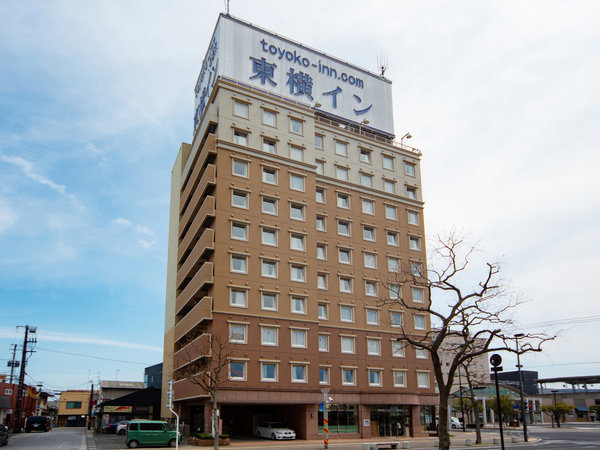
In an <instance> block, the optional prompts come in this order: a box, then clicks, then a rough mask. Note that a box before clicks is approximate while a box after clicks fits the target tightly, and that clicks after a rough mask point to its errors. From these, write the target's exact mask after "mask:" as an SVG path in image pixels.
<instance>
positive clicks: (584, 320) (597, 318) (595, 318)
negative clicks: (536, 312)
mask: <svg viewBox="0 0 600 450" xmlns="http://www.w3.org/2000/svg"><path fill="white" fill-rule="evenodd" d="M588 322H600V316H585V317H573V318H570V319H557V320H549V321H546V322H537V323H530V324H526V325H521V328H533V327H541V326H548V327H553V326H560V325H575V324H579V323H588Z"/></svg>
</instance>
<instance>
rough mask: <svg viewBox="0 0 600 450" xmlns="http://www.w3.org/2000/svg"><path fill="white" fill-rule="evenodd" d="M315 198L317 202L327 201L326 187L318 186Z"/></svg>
mask: <svg viewBox="0 0 600 450" xmlns="http://www.w3.org/2000/svg"><path fill="white" fill-rule="evenodd" d="M315 200H316V201H317V203H325V189H322V188H317V190H316V195H315Z"/></svg>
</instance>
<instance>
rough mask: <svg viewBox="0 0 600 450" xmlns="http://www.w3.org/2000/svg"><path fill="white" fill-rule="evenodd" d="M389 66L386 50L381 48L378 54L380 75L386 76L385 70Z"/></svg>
mask: <svg viewBox="0 0 600 450" xmlns="http://www.w3.org/2000/svg"><path fill="white" fill-rule="evenodd" d="M387 68H388V61H387V54H386V53H385V51H384V50H381V51H380V52H379V55H377V69H378V70H379V76H381V77H382V78H384V77H385V71H386V70H387Z"/></svg>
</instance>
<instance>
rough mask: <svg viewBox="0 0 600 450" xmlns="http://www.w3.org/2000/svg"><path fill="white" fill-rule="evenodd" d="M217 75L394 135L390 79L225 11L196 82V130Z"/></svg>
mask: <svg viewBox="0 0 600 450" xmlns="http://www.w3.org/2000/svg"><path fill="white" fill-rule="evenodd" d="M221 75H222V76H225V77H228V78H232V79H235V80H237V81H240V82H242V83H244V84H248V85H251V86H256V87H258V88H260V89H263V90H265V91H268V92H272V93H274V94H277V95H280V96H284V97H288V98H290V99H293V100H295V101H298V102H301V103H304V104H308V105H311V106H315V105H316V106H315V107H316V109H318V110H321V111H323V112H326V113H328V114H330V115H333V116H337V117H340V118H343V119H345V120H349V121H352V122H355V123H361V122H364V121H365V119H367V120H368V128H372V129H375V130H378V131H381V132H383V133H386V134H389V135H393V134H394V124H393V117H392V86H391V82H390V81H388V80H386V79H384V78H382V77H380V76H378V75H375V74H373V73H370V72H368V71H366V70H363V69H360V68H358V67H356V66H352V65H350V64H348V63H346V62H344V61H340V60H338V59H335V58H333V57H331V56H329V55H326V54H324V53H321V52H318V51H316V50H313V49H311V48H308V47H305V46H304V45H302V44H299V43H297V42H294V41H291V40H288V39H286V38H284V37H281V36H278V35H275V34H273V33H270V32H268V31H265V30H262V29H260V28H257V27H255V26H253V25H250V24H248V23H246V22H243V21H240V20H238V19H235V18H233V17H231V16H226V15H220V16H219V21H218V22H217V26H216V28H215V32H214V34H213V37H212V39H211V42H210V45H209V47H208V52H207V54H206V57H205V59H204V62H203V64H202V69H201V71H200V75H199V76H198V81H197V83H196V88H195V93H196V103H195V116H194V130H195V129H196V127H197V126H198V123H199V121H200V118H201V117H202V113H203V112H204V109H205V108H206V104H207V102H208V100H209V98H210V94H211V92H212V88H213V86H214V84H215V82H216V80H217V77H218V76H221ZM317 103H318V104H320V106H319V105H317Z"/></svg>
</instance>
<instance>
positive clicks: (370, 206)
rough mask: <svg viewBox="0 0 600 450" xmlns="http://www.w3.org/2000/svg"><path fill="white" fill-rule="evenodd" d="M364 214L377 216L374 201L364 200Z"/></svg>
mask: <svg viewBox="0 0 600 450" xmlns="http://www.w3.org/2000/svg"><path fill="white" fill-rule="evenodd" d="M362 212H363V214H369V215H371V216H372V215H374V214H375V203H374V202H373V200H367V199H364V198H363V199H362Z"/></svg>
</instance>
